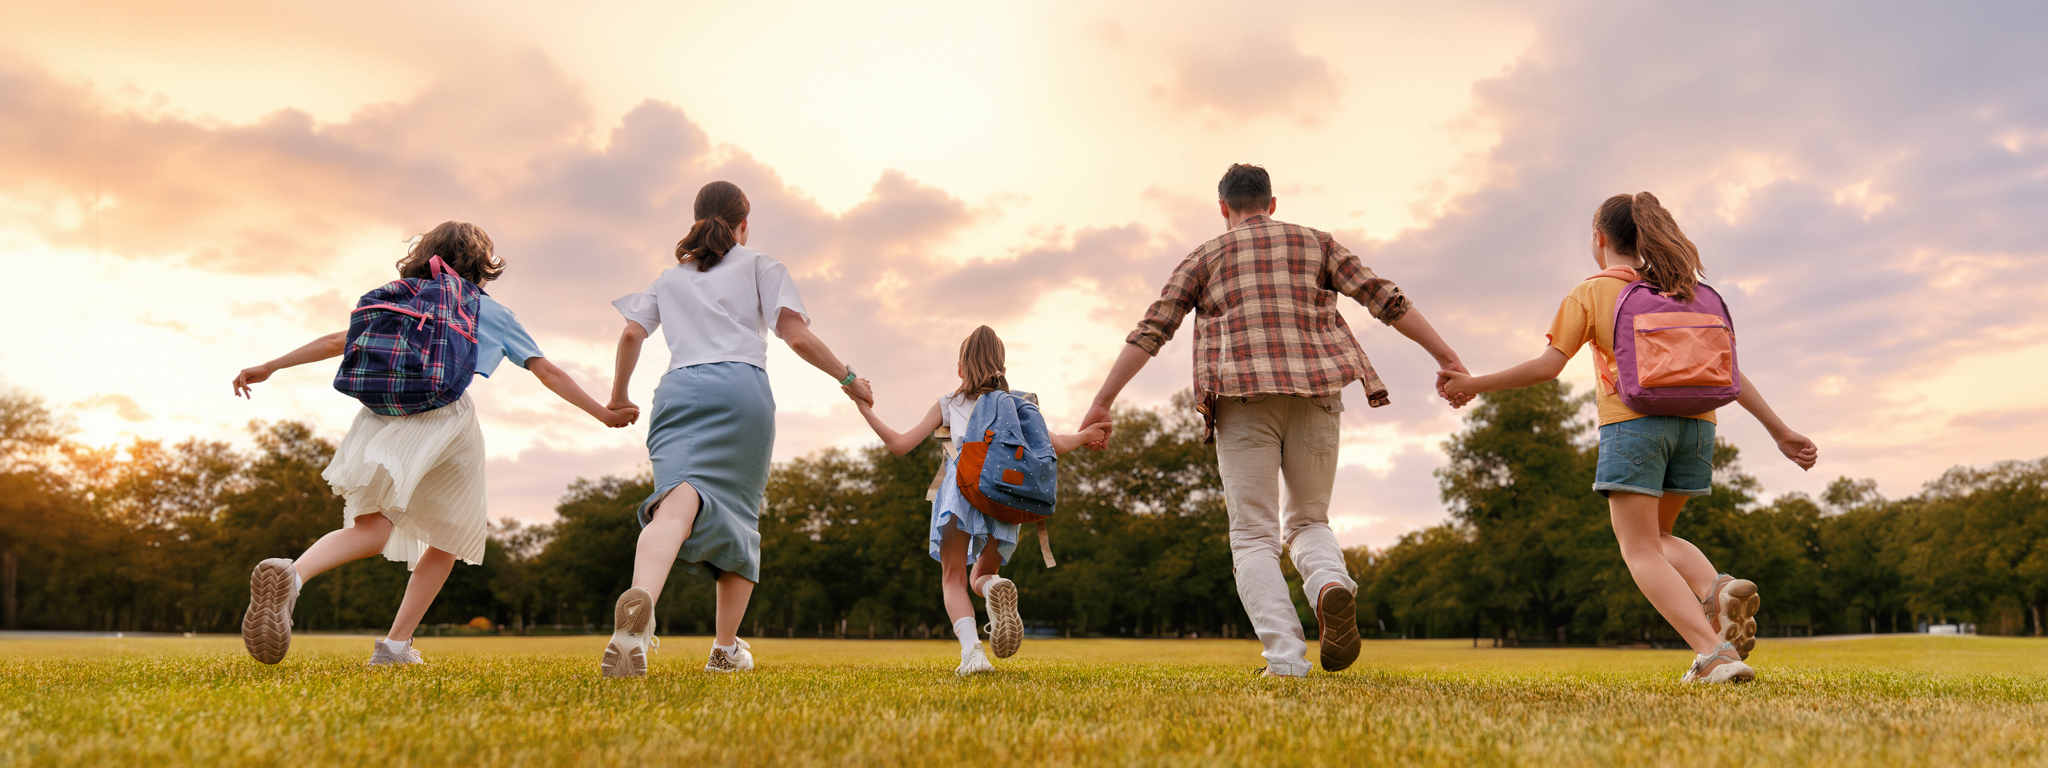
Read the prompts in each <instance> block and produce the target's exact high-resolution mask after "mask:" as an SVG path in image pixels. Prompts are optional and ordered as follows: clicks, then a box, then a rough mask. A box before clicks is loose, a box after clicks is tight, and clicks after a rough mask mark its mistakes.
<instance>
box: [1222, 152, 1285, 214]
mask: <svg viewBox="0 0 2048 768" xmlns="http://www.w3.org/2000/svg"><path fill="white" fill-rule="evenodd" d="M1216 199H1218V200H1222V201H1223V202H1224V204H1226V205H1229V206H1230V210H1233V211H1237V212H1238V213H1265V212H1266V204H1267V203H1271V202H1273V177H1272V176H1269V175H1267V174H1266V169H1264V168H1261V167H1259V166H1256V165H1252V164H1250V163H1237V164H1235V165H1232V166H1230V170H1227V171H1224V172H1223V179H1222V180H1221V181H1218V182H1216Z"/></svg>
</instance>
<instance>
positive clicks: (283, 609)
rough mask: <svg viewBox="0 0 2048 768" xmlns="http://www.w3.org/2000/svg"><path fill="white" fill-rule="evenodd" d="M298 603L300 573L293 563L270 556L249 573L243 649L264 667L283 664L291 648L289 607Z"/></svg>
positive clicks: (243, 617) (290, 610) (243, 623)
mask: <svg viewBox="0 0 2048 768" xmlns="http://www.w3.org/2000/svg"><path fill="white" fill-rule="evenodd" d="M298 603H299V573H298V571H296V570H294V569H293V568H292V561H290V560H288V559H285V558H282V557H273V558H270V559H269V560H265V561H263V562H260V563H257V564H256V570H255V571H252V572H250V574H249V610H248V611H247V612H245V613H243V614H242V647H243V648H247V649H248V650H249V655H250V656H253V657H255V659H256V660H257V661H260V662H263V663H265V664H276V663H278V662H280V661H284V655H285V653H286V652H288V651H290V650H291V649H292V608H293V607H294V606H296V605H298Z"/></svg>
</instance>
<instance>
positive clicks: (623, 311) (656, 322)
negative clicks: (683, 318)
mask: <svg viewBox="0 0 2048 768" xmlns="http://www.w3.org/2000/svg"><path fill="white" fill-rule="evenodd" d="M612 306H613V307H617V308H618V310H619V314H620V315H624V316H625V318H626V319H627V320H631V321H633V322H636V323H639V324H640V327H641V328H644V329H646V330H647V332H648V333H653V332H654V329H656V328H660V327H661V308H660V306H659V305H657V304H656V303H655V301H654V293H653V292H652V291H641V292H639V293H629V294H626V295H624V296H620V297H619V298H618V299H617V300H615V301H613V302H612Z"/></svg>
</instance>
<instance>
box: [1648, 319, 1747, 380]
mask: <svg viewBox="0 0 2048 768" xmlns="http://www.w3.org/2000/svg"><path fill="white" fill-rule="evenodd" d="M1635 334H1636V338H1635V342H1636V345H1635V346H1636V348H1635V357H1636V381H1638V382H1640V383H1641V384H1642V385H1643V386H1645V387H1725V386H1730V385H1733V384H1734V383H1735V331H1734V330H1733V329H1730V328H1729V327H1728V324H1727V322H1725V321H1723V320H1722V319H1721V318H1720V317H1719V316H1717V315H1709V314H1705V313H1701V312H1655V313H1650V314H1643V315H1636V316H1635Z"/></svg>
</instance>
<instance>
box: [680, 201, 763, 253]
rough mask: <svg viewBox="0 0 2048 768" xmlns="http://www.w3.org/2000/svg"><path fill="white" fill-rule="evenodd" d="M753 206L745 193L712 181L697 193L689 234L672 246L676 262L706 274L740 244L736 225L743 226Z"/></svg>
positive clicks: (738, 229) (738, 227) (738, 228)
mask: <svg viewBox="0 0 2048 768" xmlns="http://www.w3.org/2000/svg"><path fill="white" fill-rule="evenodd" d="M752 210H753V206H752V205H751V204H749V203H748V202H747V193H745V192H741V191H740V188H739V186H738V185H736V184H733V183H732V182H730V181H714V182H711V183H709V184H706V185H704V188H703V189H700V190H697V205H696V213H697V221H696V223H693V224H691V225H690V233H689V234H687V235H683V239H682V240H681V241H679V242H677V243H676V261H677V262H678V263H681V264H690V263H695V264H696V265H697V271H699V272H709V271H711V268H712V267H715V266H718V262H720V261H724V260H725V254H726V252H728V251H731V250H732V248H733V246H735V245H739V243H740V235H739V231H740V225H741V224H745V223H747V214H748V213H749V212H751V211H752Z"/></svg>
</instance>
